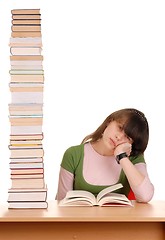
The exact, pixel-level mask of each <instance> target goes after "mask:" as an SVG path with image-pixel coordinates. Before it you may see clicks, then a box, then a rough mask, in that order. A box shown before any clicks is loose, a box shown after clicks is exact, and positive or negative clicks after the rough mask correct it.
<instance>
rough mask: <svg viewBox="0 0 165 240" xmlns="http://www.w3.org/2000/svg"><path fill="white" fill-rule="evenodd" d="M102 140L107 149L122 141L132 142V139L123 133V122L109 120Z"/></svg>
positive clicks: (113, 147)
mask: <svg viewBox="0 0 165 240" xmlns="http://www.w3.org/2000/svg"><path fill="white" fill-rule="evenodd" d="M103 142H104V144H105V145H106V146H107V147H108V148H109V149H115V148H116V147H117V146H118V145H120V144H122V143H130V144H132V143H133V141H132V139H131V138H129V137H128V136H127V135H126V134H125V132H124V130H123V124H122V123H119V122H116V121H112V122H110V123H109V124H108V126H107V127H106V129H105V130H104V132H103Z"/></svg>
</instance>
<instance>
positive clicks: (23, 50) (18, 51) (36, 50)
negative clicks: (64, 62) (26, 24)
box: [10, 47, 42, 55]
mask: <svg viewBox="0 0 165 240" xmlns="http://www.w3.org/2000/svg"><path fill="white" fill-rule="evenodd" d="M41 52H42V48H40V47H11V48H10V53H11V54H12V55H41Z"/></svg>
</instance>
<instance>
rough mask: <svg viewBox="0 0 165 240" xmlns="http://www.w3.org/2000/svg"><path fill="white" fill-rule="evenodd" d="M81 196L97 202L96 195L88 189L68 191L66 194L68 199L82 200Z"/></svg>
mask: <svg viewBox="0 0 165 240" xmlns="http://www.w3.org/2000/svg"><path fill="white" fill-rule="evenodd" d="M80 198H83V199H82V200H84V199H86V201H87V200H88V201H90V202H91V203H93V204H95V203H96V198H95V196H94V195H93V194H92V193H91V192H88V191H84V190H73V191H68V192H67V194H66V197H65V199H66V201H68V200H69V199H73V200H74V201H76V200H80Z"/></svg>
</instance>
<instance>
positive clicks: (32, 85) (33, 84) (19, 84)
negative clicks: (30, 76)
mask: <svg viewBox="0 0 165 240" xmlns="http://www.w3.org/2000/svg"><path fill="white" fill-rule="evenodd" d="M43 86H44V83H9V87H10V88H12V87H14V88H25V87H27V88H30V87H31V88H35V87H37V88H38V87H43Z"/></svg>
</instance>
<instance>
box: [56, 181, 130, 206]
mask: <svg viewBox="0 0 165 240" xmlns="http://www.w3.org/2000/svg"><path fill="white" fill-rule="evenodd" d="M122 187H123V185H122V184H121V183H118V184H115V185H113V186H110V187H107V188H105V189H103V190H102V191H101V192H100V193H99V194H98V195H97V197H95V196H94V194H92V193H91V192H88V191H84V190H72V191H68V192H67V194H66V196H65V198H64V199H62V200H61V201H59V206H133V205H132V202H131V201H130V200H129V199H128V198H127V197H126V196H125V195H124V194H119V193H114V191H116V190H118V189H120V188H122Z"/></svg>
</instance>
